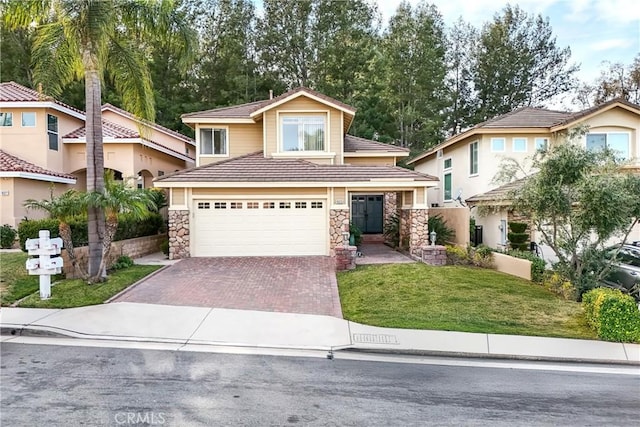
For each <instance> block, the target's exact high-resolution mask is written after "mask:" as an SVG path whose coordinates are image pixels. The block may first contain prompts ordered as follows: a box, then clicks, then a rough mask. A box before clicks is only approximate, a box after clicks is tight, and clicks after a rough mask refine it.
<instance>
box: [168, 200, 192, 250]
mask: <svg viewBox="0 0 640 427" xmlns="http://www.w3.org/2000/svg"><path fill="white" fill-rule="evenodd" d="M189 240H190V237H189V211H187V210H184V211H169V259H182V258H189V256H190V252H189Z"/></svg>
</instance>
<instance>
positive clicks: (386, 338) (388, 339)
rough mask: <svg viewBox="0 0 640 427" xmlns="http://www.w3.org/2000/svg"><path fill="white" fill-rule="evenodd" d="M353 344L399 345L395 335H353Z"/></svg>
mask: <svg viewBox="0 0 640 427" xmlns="http://www.w3.org/2000/svg"><path fill="white" fill-rule="evenodd" d="M353 342H357V343H362V344H398V338H396V336H395V335H384V334H353Z"/></svg>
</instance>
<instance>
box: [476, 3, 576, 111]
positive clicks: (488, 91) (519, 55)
mask: <svg viewBox="0 0 640 427" xmlns="http://www.w3.org/2000/svg"><path fill="white" fill-rule="evenodd" d="M570 56H571V50H570V49H569V48H568V47H566V48H560V47H558V46H557V44H556V39H555V37H554V36H553V32H552V29H551V25H550V24H549V20H548V19H544V18H543V17H542V16H541V15H538V16H535V17H534V16H532V15H529V14H527V13H526V12H525V11H523V10H522V9H520V8H519V7H518V6H511V5H507V6H506V7H505V8H504V9H503V11H502V13H501V14H496V15H495V16H494V18H493V21H491V22H489V23H487V24H485V25H484V27H483V28H482V31H481V33H480V41H479V49H478V52H477V69H476V72H475V76H474V77H475V78H474V85H475V89H476V90H477V92H478V106H477V112H476V114H475V122H476V123H478V122H481V121H483V120H486V119H488V118H491V117H494V116H496V115H499V114H504V113H507V112H509V111H511V110H513V109H515V108H518V107H522V106H532V105H540V104H542V103H544V102H545V101H547V100H549V99H550V98H551V97H553V96H555V95H558V94H562V93H566V92H568V91H569V90H571V89H573V88H574V87H575V84H576V81H575V78H574V74H575V72H576V71H577V70H578V67H577V66H576V65H572V64H570V63H569V59H570Z"/></svg>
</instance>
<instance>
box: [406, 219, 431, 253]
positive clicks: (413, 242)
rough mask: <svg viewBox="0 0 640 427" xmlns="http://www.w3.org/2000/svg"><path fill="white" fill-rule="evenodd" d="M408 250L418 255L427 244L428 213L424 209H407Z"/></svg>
mask: <svg viewBox="0 0 640 427" xmlns="http://www.w3.org/2000/svg"><path fill="white" fill-rule="evenodd" d="M408 212H409V230H410V233H409V252H410V253H411V254H412V255H418V256H420V250H421V248H422V247H423V246H425V245H427V244H429V225H428V224H427V221H428V219H429V214H428V211H427V210H426V209H409V210H408Z"/></svg>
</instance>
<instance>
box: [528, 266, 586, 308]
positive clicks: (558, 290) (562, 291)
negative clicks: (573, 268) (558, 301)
mask: <svg viewBox="0 0 640 427" xmlns="http://www.w3.org/2000/svg"><path fill="white" fill-rule="evenodd" d="M532 268H533V266H532ZM542 286H544V287H545V288H547V289H549V290H550V291H551V292H553V293H554V294H557V295H560V296H561V297H562V298H564V299H566V300H572V301H575V299H576V295H577V294H578V290H577V289H576V287H575V286H573V284H572V283H571V281H570V280H568V279H567V278H565V277H564V276H563V275H562V274H560V273H558V272H556V271H554V272H550V271H545V272H544V273H543V275H542Z"/></svg>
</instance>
